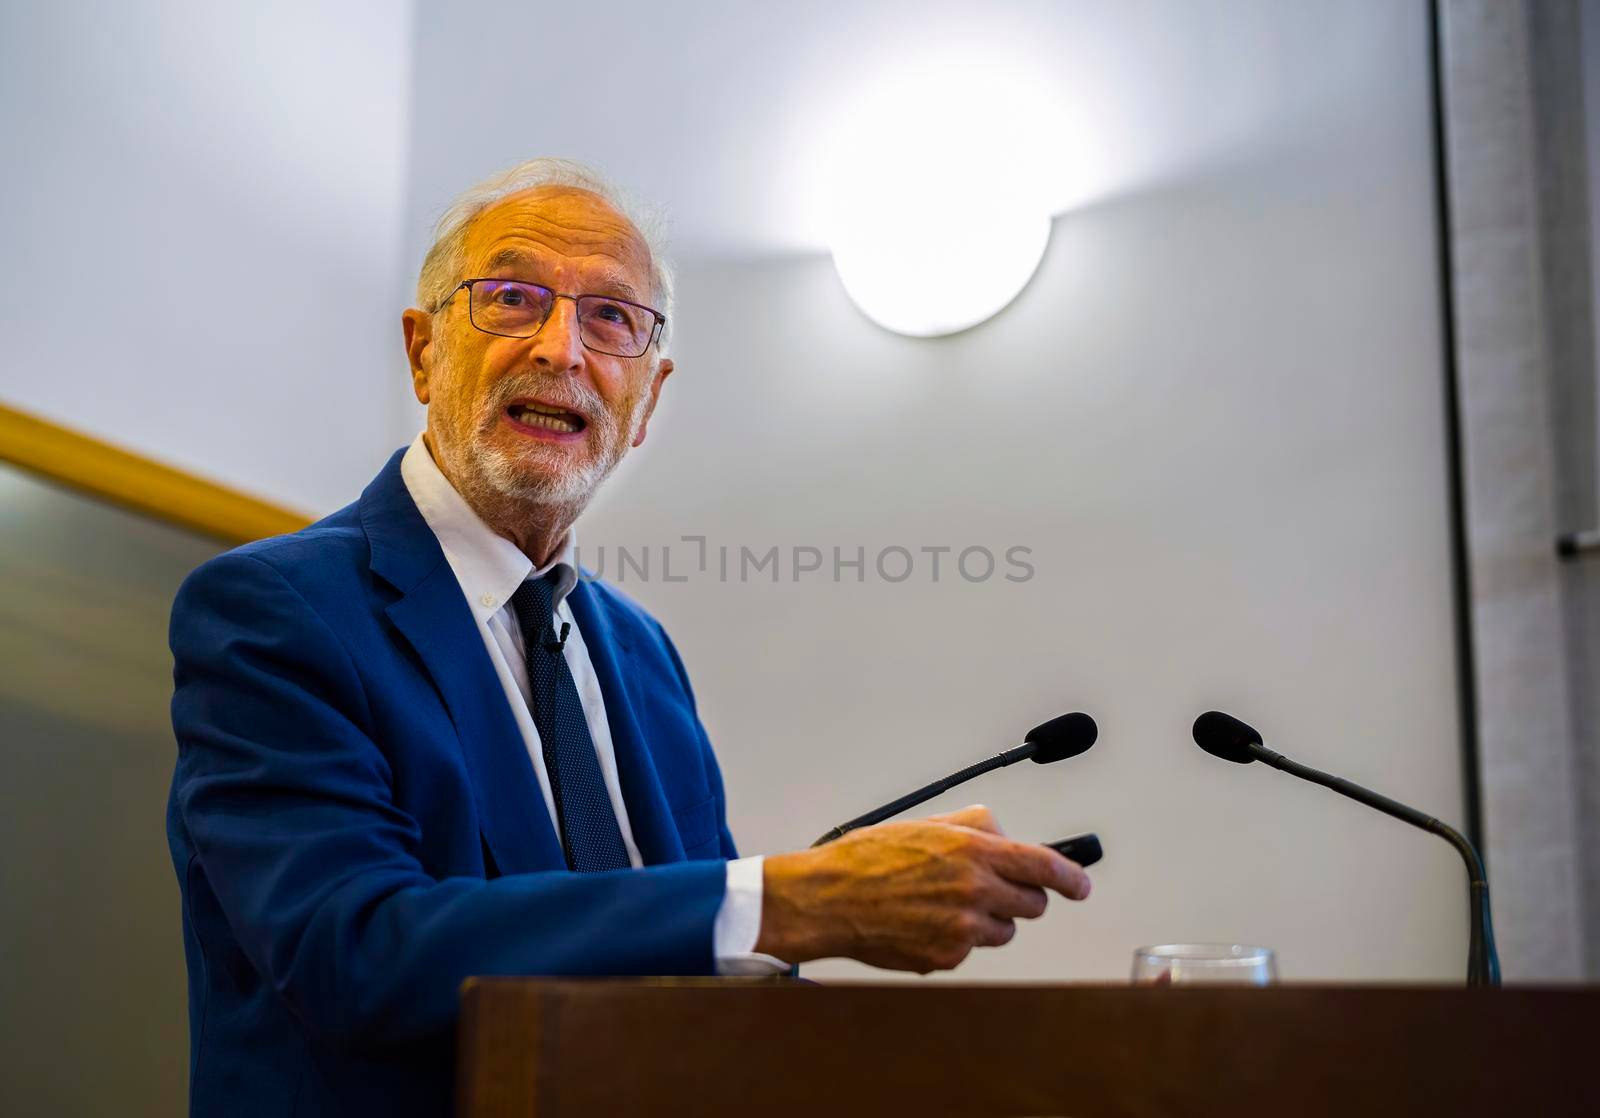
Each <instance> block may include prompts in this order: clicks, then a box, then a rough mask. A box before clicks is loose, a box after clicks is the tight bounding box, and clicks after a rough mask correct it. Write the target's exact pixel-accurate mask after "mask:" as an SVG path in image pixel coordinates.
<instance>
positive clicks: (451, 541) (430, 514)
mask: <svg viewBox="0 0 1600 1118" xmlns="http://www.w3.org/2000/svg"><path fill="white" fill-rule="evenodd" d="M400 477H401V479H402V480H403V481H404V482H405V485H406V489H407V490H408V491H409V492H410V494H411V499H412V500H413V501H414V502H416V505H417V511H418V512H420V513H421V514H422V519H423V520H425V521H426V522H427V524H428V527H429V528H431V529H432V530H433V534H434V536H435V537H437V538H438V540H439V546H440V548H442V549H443V551H444V557H445V559H446V560H448V561H449V563H450V569H451V570H452V571H454V572H455V576H456V581H457V582H458V583H460V584H461V592H462V594H464V595H466V599H467V605H469V606H470V607H471V608H472V613H473V616H474V617H476V618H477V619H478V620H479V621H480V622H483V621H487V620H488V619H489V618H490V617H492V616H494V615H495V614H496V613H498V612H499V611H500V610H501V609H502V608H503V607H504V606H505V605H506V604H507V603H509V602H510V601H511V595H512V594H514V593H515V592H516V589H517V587H518V586H520V585H522V583H523V582H524V581H526V580H527V579H529V578H543V577H544V576H545V575H546V574H549V573H550V572H552V571H554V572H555V578H554V580H553V581H554V584H555V593H554V596H553V597H554V604H555V605H558V606H559V605H560V604H561V602H562V600H563V599H564V598H565V597H566V596H567V594H568V593H570V592H571V590H572V588H573V586H575V585H576V584H577V581H578V563H577V543H576V536H575V535H574V533H573V532H572V531H571V530H570V529H569V530H568V532H567V534H566V537H565V538H564V539H563V540H562V541H561V546H560V547H558V548H557V549H556V554H555V556H554V558H552V559H551V560H550V562H548V563H546V564H545V565H544V566H543V567H540V568H539V569H538V570H534V569H533V560H531V559H529V558H528V557H527V556H526V555H525V554H523V552H522V550H521V549H520V548H519V547H517V545H516V544H514V543H512V542H511V541H510V540H508V539H506V538H505V537H504V536H502V535H500V534H499V533H498V532H496V531H495V530H494V529H492V528H490V527H489V526H488V525H487V524H485V523H484V522H483V520H482V518H480V517H479V516H478V514H477V513H476V512H475V511H473V508H472V506H471V505H469V504H467V501H466V498H464V497H462V496H461V494H460V493H457V492H456V490H455V487H454V486H453V485H451V484H450V481H449V479H448V478H446V477H445V476H444V473H443V472H442V471H441V470H440V469H439V466H438V463H436V462H434V460H433V455H432V454H430V453H429V452H428V445H427V443H425V442H424V441H423V438H422V435H420V434H419V435H418V436H417V437H416V438H415V439H414V440H413V441H412V443H411V445H410V446H409V447H407V448H406V453H405V456H404V457H403V458H402V459H401V460H400Z"/></svg>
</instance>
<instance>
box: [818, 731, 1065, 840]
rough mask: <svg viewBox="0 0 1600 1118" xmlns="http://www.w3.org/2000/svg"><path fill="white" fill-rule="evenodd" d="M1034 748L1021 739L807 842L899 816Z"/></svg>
mask: <svg viewBox="0 0 1600 1118" xmlns="http://www.w3.org/2000/svg"><path fill="white" fill-rule="evenodd" d="M1038 748H1039V747H1038V745H1037V744H1036V743H1034V742H1031V741H1029V742H1023V743H1022V744H1021V745H1019V746H1017V747H1016V748H1015V749H1008V750H1006V751H1005V752H1004V753H999V754H996V755H995V756H993V757H988V758H985V759H984V760H982V761H979V762H978V763H977V764H976V765H968V766H967V767H966V768H964V769H962V770H961V771H960V772H955V773H951V774H950V775H949V776H947V777H945V778H944V779H943V780H936V781H934V782H933V783H932V784H925V785H923V786H922V787H921V788H918V789H917V790H916V791H915V792H908V793H906V794H905V795H904V796H901V797H900V798H899V799H898V800H895V801H894V802H893V803H888V804H884V805H883V806H882V807H875V808H873V809H872V810H871V811H869V812H867V813H866V814H865V815H858V816H856V817H855V818H854V819H852V820H850V821H849V822H848V823H840V824H839V825H838V826H837V827H835V828H833V830H831V831H829V832H828V833H827V834H825V835H823V836H822V837H821V838H819V839H818V840H817V841H816V842H814V843H812V844H811V845H812V846H822V845H824V844H826V843H830V842H832V841H833V840H834V839H836V838H841V837H843V835H844V834H845V832H847V831H853V830H855V829H856V828H857V827H870V826H872V825H873V824H874V823H882V822H883V821H884V820H885V819H888V818H889V817H890V816H892V815H899V814H900V813H901V812H902V811H908V810H910V809H911V808H914V807H916V806H917V805H918V804H920V803H922V802H923V801H925V800H931V799H933V798H934V797H935V796H937V795H938V794H939V793H940V792H948V791H949V790H950V789H952V788H954V787H955V786H956V785H958V784H965V783H966V782H967V781H969V780H972V779H973V778H974V777H979V776H982V775H983V774H984V773H986V772H993V771H994V770H995V769H1003V768H1005V767H1006V766H1007V765H1014V764H1016V763H1017V762H1018V761H1026V760H1027V759H1028V758H1029V757H1032V756H1033V755H1034V753H1035V752H1036V751H1037V750H1038Z"/></svg>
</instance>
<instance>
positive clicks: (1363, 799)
mask: <svg viewBox="0 0 1600 1118" xmlns="http://www.w3.org/2000/svg"><path fill="white" fill-rule="evenodd" d="M1246 748H1248V749H1249V751H1250V752H1251V753H1253V754H1254V755H1255V757H1256V758H1257V759H1258V760H1260V761H1264V762H1265V763H1267V764H1268V765H1271V766H1272V767H1273V768H1275V769H1278V770H1281V771H1282V772H1286V773H1288V774H1289V775H1290V776H1297V777H1299V778H1300V779H1301V780H1309V781H1311V783H1313V784H1320V785H1322V786H1323V787H1324V788H1328V789H1331V790H1332V791H1335V792H1337V793H1339V794H1340V795H1341V796H1348V797H1350V798H1351V799H1352V800H1356V801H1358V802H1360V803H1364V804H1366V805H1367V806H1368V807H1372V808H1377V809H1378V810H1379V811H1381V812H1383V813H1384V814H1385V815H1391V816H1393V817H1394V818H1396V819H1399V820H1401V821H1402V822H1406V823H1410V824H1411V825H1412V826H1413V827H1420V828H1422V829H1423V830H1424V831H1431V832H1432V833H1434V834H1436V835H1438V836H1439V837H1440V838H1442V839H1444V840H1445V841H1446V842H1448V843H1449V844H1450V845H1451V846H1453V847H1455V848H1456V852H1457V853H1458V854H1460V855H1461V860H1462V861H1463V862H1465V863H1466V866H1467V886H1468V900H1467V906H1468V916H1469V917H1470V919H1471V926H1472V932H1471V940H1470V942H1469V943H1468V946H1467V985H1468V986H1498V985H1500V956H1499V954H1498V953H1497V952H1496V951H1495V947H1494V923H1493V921H1492V919H1491V916H1490V912H1489V878H1488V874H1487V873H1485V872H1484V868H1483V859H1482V858H1480V857H1479V856H1478V851H1477V850H1476V849H1475V848H1474V847H1473V845H1472V843H1470V842H1468V841H1467V837H1466V836H1465V835H1463V834H1462V833H1461V832H1460V831H1458V830H1456V829H1455V828H1454V827H1452V826H1450V825H1449V824H1447V823H1443V822H1441V821H1440V820H1438V819H1435V818H1434V817H1433V816H1431V815H1428V814H1427V813H1426V812H1421V811H1418V810H1417V809H1416V808H1414V807H1407V806H1406V805H1405V804H1402V803H1399V802H1398V801H1396V800H1391V799H1390V798H1389V797H1388V796H1384V795H1380V794H1379V793H1377V792H1374V791H1372V789H1370V788H1363V787H1362V786H1361V785H1359V784H1354V783H1352V782H1351V781H1348V780H1345V779H1344V778H1343V777H1338V776H1334V775H1332V774H1331V773H1325V772H1322V771H1321V770H1320V769H1314V768H1312V767H1311V766H1309V765H1302V764H1300V763H1299V762H1298V761H1291V760H1290V759H1289V758H1287V757H1285V756H1284V755H1283V754H1281V753H1277V752H1274V751H1273V750H1271V749H1268V748H1267V747H1266V746H1265V745H1262V744H1260V743H1258V742H1249V743H1247V745H1246Z"/></svg>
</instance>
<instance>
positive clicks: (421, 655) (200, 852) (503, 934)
mask: <svg viewBox="0 0 1600 1118" xmlns="http://www.w3.org/2000/svg"><path fill="white" fill-rule="evenodd" d="M400 458H401V455H400V454H399V453H397V454H395V456H394V457H393V458H391V459H390V460H389V464H388V465H387V466H385V467H384V469H383V472H382V473H380V474H379V475H378V477H377V478H376V479H375V480H374V481H373V482H372V484H371V485H370V486H368V487H367V489H366V491H365V492H364V493H363V494H362V495H361V499H360V500H359V501H357V502H356V503H355V504H353V505H350V506H348V507H347V508H344V509H341V510H340V511H339V512H336V513H334V514H333V515H332V516H330V517H328V518H327V519H325V520H322V521H319V522H318V523H316V524H313V525H311V526H310V527H309V528H306V529H305V530H303V531H300V532H296V533H295V534H293V535H290V536H281V537H278V538H275V539H270V540H263V541H261V542H259V543H253V544H250V545H248V546H246V547H242V548H239V549H238V550H236V551H231V552H229V553H228V554H226V555H222V556H219V557H218V558H216V559H213V560H211V561H210V562H208V563H206V564H205V565H203V566H202V567H200V568H199V569H198V570H196V571H195V572H194V573H193V574H191V575H190V576H189V578H188V579H187V581H185V582H184V584H183V587H182V589H180V590H179V592H178V597H177V601H176V602H175V603H174V605H173V610H172V628H171V644H172V654H173V658H174V661H175V666H174V676H175V683H176V689H175V693H174V695H173V700H172V722H173V728H174V730H175V731H176V734H177V740H178V761H177V768H176V772H175V773H174V776H173V781H172V796H171V800H170V802H169V806H168V812H167V834H168V840H169V842H170V844H171V848H172V860H173V865H174V867H175V868H176V870H177V874H178V884H179V887H180V888H181V890H182V893H183V934H184V947H185V950H186V954H187V958H188V965H189V1020H190V1058H191V1109H192V1112H193V1113H194V1114H196V1115H213V1114H215V1115H224V1114H225V1115H229V1116H249V1115H257V1114H259V1115H274V1116H281V1115H291V1114H294V1115H301V1114H305V1115H321V1114H350V1115H362V1116H366V1115H377V1114H382V1115H423V1114H427V1115H442V1114H447V1113H448V1112H449V1109H450V1098H451V1080H452V1071H453V1057H454V1024H455V1019H456V998H457V988H458V986H459V985H460V983H461V980H462V979H464V978H466V977H467V976H468V975H539V974H549V975H628V974H635V975H637V974H710V973H713V971H714V961H713V958H712V925H713V922H714V921H715V918H716V914H717V910H718V908H719V906H720V905H721V903H722V896H723V890H724V888H725V869H724V865H723V862H724V860H725V859H727V858H731V857H734V847H733V840H732V838H731V836H730V835H729V834H728V829H727V825H726V822H725V812H724V805H723V792H722V779H721V776H720V774H719V772H718V770H717V763H716V760H715V758H714V757H713V756H712V753H711V745H710V743H709V742H708V741H707V739H706V735H705V731H704V729H703V728H702V727H701V725H700V721H699V718H698V717H697V715H696V713H695V706H694V697H693V694H692V693H691V692H690V690H689V680H688V677H687V675H686V674H685V673H684V670H683V664H682V663H681V662H680V661H679V659H678V655H677V652H676V651H675V650H674V649H673V647H672V642H671V641H670V640H668V638H667V635H666V633H665V632H664V631H663V630H662V628H661V626H660V625H659V624H658V623H657V622H656V621H655V620H654V619H653V618H651V617H650V616H649V615H648V614H646V613H645V612H644V611H643V610H642V609H640V608H639V607H638V606H637V605H635V604H634V603H633V602H631V601H629V600H628V599H626V598H624V597H623V596H622V595H621V594H619V593H617V592H616V591H615V590H612V589H610V588H609V587H607V586H604V585H601V584H600V583H598V582H582V581H580V582H579V584H578V585H577V587H576V588H575V589H574V590H573V592H572V596H571V599H570V601H571V606H572V613H573V616H574V617H575V618H576V619H577V623H578V625H579V627H580V628H581V631H582V632H583V639H584V644H585V645H586V646H587V647H588V650H589V655H590V657H591V658H592V660H593V662H594V667H595V672H596V675H597V676H598V678H599V682H600V689H601V691H602V693H603V694H604V696H605V704H606V716H607V719H608V721H609V722H610V726H611V734H612V738H613V741H614V744H615V747H616V756H617V769H618V773H619V775H620V779H621V784H622V792H623V798H624V800H625V801H626V803H627V805H628V818H629V821H630V823H631V824H632V827H633V833H634V838H635V840H636V842H637V844H638V847H639V852H640V854H641V855H642V856H643V858H644V861H645V867H644V868H643V869H636V870H621V871H616V872H612V873H603V874H574V873H570V872H568V871H567V870H566V868H565V862H564V860H563V858H562V853H561V846H560V842H559V840H558V838H557V836H556V834H555V832H554V830H553V828H552V827H551V824H550V819H549V815H548V813H547V811H546V809H545V806H544V801H543V798H542V796H541V795H540V792H539V786H538V782H537V779H536V778H535V776H534V771H533V765H532V763H531V761H530V760H529V758H528V753H527V750H526V748H525V747H524V745H523V741H522V738H521V736H520V735H519V733H518V731H517V727H516V723H515V722H514V721H513V719H512V715H511V712H510V709H509V707H508V705H507V703H506V696H505V693H504V691H502V690H501V686H500V683H499V681H498V679H497V678H496V676H495V673H494V669H493V668H492V667H491V666H490V662H489V658H488V653H487V652H486V651H485V649H484V646H483V641H482V638H481V637H480V636H479V634H478V629H477V624H476V622H475V620H474V619H473V616H472V613H471V611H470V610H469V608H468V606H467V603H466V601H465V599H464V598H463V596H462V593H461V589H460V587H459V585H458V584H457V582H456V580H455V576H454V574H453V573H452V572H451V569H450V565H449V563H448V562H447V561H446V560H445V557H444V553H443V552H442V551H441V550H440V547H439V544H438V541H437V540H436V539H435V538H434V535H433V533H432V531H431V530H430V529H429V528H428V526H427V524H426V522H425V521H423V519H422V516H421V514H420V513H418V511H417V508H416V505H415V504H414V503H413V502H412V500H411V496H410V494H409V493H408V492H407V490H406V487H405V484H404V482H403V481H402V480H401V477H400Z"/></svg>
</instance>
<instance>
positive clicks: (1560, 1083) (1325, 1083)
mask: <svg viewBox="0 0 1600 1118" xmlns="http://www.w3.org/2000/svg"><path fill="white" fill-rule="evenodd" d="M460 1046H461V1047H460V1060H459V1065H458V1069H457V1078H458V1101H457V1114H458V1116H459V1118H512V1116H516V1118H528V1116H530V1115H532V1116H537V1118H579V1116H582V1118H594V1116H596V1115H629V1116H648V1115H680V1114H693V1115H705V1116H708V1118H713V1116H717V1115H732V1114H738V1115H761V1116H767V1118H787V1116H790V1115H796V1116H798V1115H807V1116H812V1115H828V1116H830V1118H837V1116H848V1115H868V1114H870V1115H923V1114H970V1115H1013V1116H1022V1115H1032V1116H1045V1115H1063V1116H1066V1115H1071V1116H1075V1118H1093V1116H1100V1115H1107V1116H1113V1115H1114V1116H1122V1115H1130V1116H1131V1115H1138V1116H1146V1115H1149V1116H1155V1115H1160V1116H1163V1118H1168V1116H1178V1115H1211V1114H1216V1115H1228V1116H1230V1118H1242V1116H1249V1115H1283V1116H1297V1118H1298V1116H1316V1115H1340V1116H1353V1115H1362V1116H1371V1115H1389V1114H1394V1115H1399V1114H1404V1115H1452V1114H1459V1115H1485V1116H1487V1115H1495V1116H1497V1118H1504V1116H1509V1115H1539V1116H1541V1118H1542V1116H1546V1115H1569V1114H1570V1115H1580V1114H1581V1115H1600V1078H1597V1076H1596V1074H1595V1066H1594V1065H1595V1063H1596V1062H1597V1061H1600V988H1594V987H1589V988H1571V989H1561V988H1553V989H1531V988H1530V989H1516V988H1511V989H1501V990H1466V989H1456V988H1449V987H1335V986H1278V987H1273V988H1270V989H1250V988H1224V987H1211V988H1182V987H1179V988H1164V989H1163V988H1148V987H1146V988H1133V987H1125V986H1076V985H1065V986H1063V985H1016V986H964V985H955V984H949V983H928V984H922V985H862V984H839V985H832V986H817V985H806V984H797V983H776V982H771V981H767V982H740V981H738V980H671V979H659V980H592V981H565V980H563V981H554V980H539V979H509V978H508V979H472V980H469V981H468V982H467V983H466V984H465V985H464V987H463V991H462V1014H461V1025H460Z"/></svg>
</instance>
